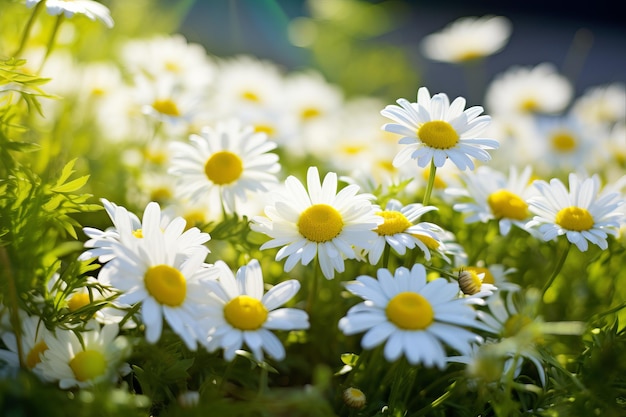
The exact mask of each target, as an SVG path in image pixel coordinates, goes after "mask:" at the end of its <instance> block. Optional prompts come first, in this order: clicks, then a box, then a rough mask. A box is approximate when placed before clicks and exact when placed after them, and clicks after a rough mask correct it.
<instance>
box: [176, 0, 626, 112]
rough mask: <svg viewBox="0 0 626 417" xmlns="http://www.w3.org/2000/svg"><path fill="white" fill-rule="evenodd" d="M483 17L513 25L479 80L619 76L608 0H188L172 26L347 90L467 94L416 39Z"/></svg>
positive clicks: (622, 30) (455, 74)
mask: <svg viewBox="0 0 626 417" xmlns="http://www.w3.org/2000/svg"><path fill="white" fill-rule="evenodd" d="M484 15H501V16H506V17H507V18H509V19H510V20H511V22H512V25H513V32H512V35H511V38H510V40H509V42H508V44H507V46H506V47H505V49H504V50H502V51H501V52H499V53H497V54H496V55H493V56H491V57H488V58H487V60H486V61H485V62H484V67H483V68H482V73H483V80H482V82H488V81H489V80H490V79H491V78H492V77H493V76H494V75H496V74H498V73H501V72H503V71H504V70H506V69H507V68H509V67H510V66H512V65H523V66H534V65H536V64H539V63H542V62H551V63H553V64H554V65H555V66H556V67H557V68H558V69H559V70H560V71H561V73H563V74H564V75H566V76H567V77H568V78H569V79H570V80H571V81H572V82H573V84H574V85H575V89H576V90H575V91H576V94H577V95H579V94H580V93H582V92H583V91H584V90H585V89H587V88H588V87H590V86H596V85H601V84H607V83H610V82H615V81H619V82H626V24H624V21H623V16H622V15H621V14H620V13H618V12H617V11H616V9H615V3H614V2H609V1H608V0H598V1H594V2H591V3H589V2H580V3H576V2H571V1H568V2H566V1H549V0H548V1H540V0H526V1H524V2H503V1H496V0H482V1H475V2H467V1H462V0H442V1H434V0H421V1H398V0H387V1H373V0H369V1H366V0H221V1H204V0H203V1H195V2H192V3H191V5H190V9H189V12H188V14H187V15H186V18H185V20H184V23H183V24H182V26H181V27H180V28H179V29H178V30H179V31H180V32H181V33H183V34H184V35H185V36H186V37H187V38H188V39H189V40H190V41H193V42H198V43H201V44H202V45H204V46H205V47H206V49H207V51H208V52H209V53H211V54H214V55H218V56H224V57H226V56H231V55H236V54H250V55H254V56H256V57H258V58H265V59H269V60H272V61H274V62H275V63H277V64H279V65H281V66H283V67H284V68H285V69H286V70H297V69H301V68H305V67H313V68H317V69H318V70H320V71H321V72H322V73H323V74H324V75H325V76H326V77H327V79H328V80H329V81H330V82H334V83H337V84H339V85H341V86H342V87H343V88H344V90H345V91H346V92H347V94H348V95H369V94H375V95H379V96H383V97H385V98H389V99H394V98H396V97H407V98H413V95H414V93H415V91H416V89H417V87H419V86H427V87H428V88H429V90H430V91H431V92H432V93H437V92H445V93H447V94H448V95H449V96H458V95H465V96H467V94H468V91H467V89H468V87H467V86H468V84H467V79H466V75H465V73H464V71H463V69H462V68H460V67H458V66H454V65H451V64H447V63H440V62H434V61H430V60H428V59H426V58H425V57H424V56H423V55H422V54H421V53H420V50H419V43H420V41H421V39H422V38H423V37H424V36H426V35H428V34H431V33H433V32H436V31H439V30H441V29H443V28H444V27H445V26H446V25H447V24H449V23H451V22H452V21H454V20H456V19H458V18H460V17H465V16H484ZM478 99H479V98H478ZM473 104H479V103H473Z"/></svg>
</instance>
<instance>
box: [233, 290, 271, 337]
mask: <svg viewBox="0 0 626 417" xmlns="http://www.w3.org/2000/svg"><path fill="white" fill-rule="evenodd" d="M224 318H225V319H226V321H227V322H228V323H229V324H230V325H231V326H233V327H234V328H236V329H239V330H256V329H258V328H260V327H261V326H263V323H265V320H267V309H266V308H265V306H264V305H263V303H262V302H261V301H259V300H257V299H256V298H252V297H250V296H249V295H240V296H238V297H235V298H233V299H232V300H230V301H229V302H228V303H226V305H225V306H224Z"/></svg>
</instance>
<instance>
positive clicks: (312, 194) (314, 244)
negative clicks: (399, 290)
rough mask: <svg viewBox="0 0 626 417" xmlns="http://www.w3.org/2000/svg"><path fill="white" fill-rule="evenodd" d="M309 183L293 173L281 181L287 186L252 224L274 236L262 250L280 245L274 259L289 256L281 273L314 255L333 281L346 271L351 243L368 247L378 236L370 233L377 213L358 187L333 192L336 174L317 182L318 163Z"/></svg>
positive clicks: (311, 170) (370, 197) (368, 196)
mask: <svg viewBox="0 0 626 417" xmlns="http://www.w3.org/2000/svg"><path fill="white" fill-rule="evenodd" d="M307 186H308V191H307V189H306V188H305V187H304V185H303V184H302V183H301V182H300V181H299V180H298V179H297V178H296V177H294V176H289V177H288V178H287V179H286V180H285V189H283V190H282V192H277V193H276V194H275V195H274V196H273V197H274V202H273V203H272V204H270V205H268V206H267V207H265V216H257V217H254V218H253V219H252V220H253V222H252V224H251V228H252V229H253V230H255V231H258V232H261V233H264V234H266V235H268V236H269V237H271V238H272V240H270V241H268V242H266V243H264V244H263V245H262V246H261V250H263V249H270V248H277V247H279V246H282V248H281V249H280V250H279V251H278V253H277V254H276V260H277V261H280V260H282V259H285V258H287V260H286V262H285V271H286V272H289V271H291V270H292V269H293V267H294V266H296V264H297V263H298V262H300V263H301V264H302V265H308V264H309V263H310V262H311V261H312V260H313V258H315V256H316V255H317V258H318V260H319V264H320V267H321V269H322V273H323V274H324V276H325V277H326V278H327V279H332V278H333V277H334V275H335V271H337V272H343V271H344V268H345V266H344V259H345V258H347V259H354V258H355V257H356V254H355V251H354V246H359V247H363V248H365V249H367V248H369V243H368V242H371V241H373V240H374V239H375V238H376V236H377V235H376V232H374V231H373V229H374V228H376V226H378V224H380V223H381V222H382V219H381V218H380V217H379V216H376V214H375V212H374V207H373V206H372V203H371V200H373V199H374V196H373V195H371V194H357V193H358V191H359V187H358V186H357V185H348V186H346V187H345V188H343V189H342V190H340V191H339V192H337V174H335V173H334V172H330V173H328V174H327V175H326V176H325V177H324V181H323V183H320V177H319V173H318V170H317V168H316V167H309V169H308V171H307Z"/></svg>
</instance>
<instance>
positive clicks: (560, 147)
mask: <svg viewBox="0 0 626 417" xmlns="http://www.w3.org/2000/svg"><path fill="white" fill-rule="evenodd" d="M550 139H551V142H552V147H553V148H554V149H555V150H557V151H560V152H571V151H573V150H574V149H576V145H577V142H576V138H575V137H574V135H572V134H571V133H570V132H566V131H562V132H556V133H554V134H553V135H552V137H551V138H550Z"/></svg>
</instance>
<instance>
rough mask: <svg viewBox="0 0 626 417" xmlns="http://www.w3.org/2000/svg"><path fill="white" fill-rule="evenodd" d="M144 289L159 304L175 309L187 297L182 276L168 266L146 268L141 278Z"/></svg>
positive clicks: (185, 283) (185, 284) (185, 285)
mask: <svg viewBox="0 0 626 417" xmlns="http://www.w3.org/2000/svg"><path fill="white" fill-rule="evenodd" d="M143 281H144V284H145V286H146V289H147V290H148V292H149V293H150V295H151V296H153V297H154V299H155V300H157V301H158V302H159V303H161V304H165V305H167V306H170V307H177V306H179V305H181V304H182V303H183V302H184V301H185V297H186V296H187V282H186V281H185V277H184V276H183V274H182V273H181V272H180V271H179V270H178V269H176V268H173V267H171V266H169V265H157V266H152V267H150V268H148V270H147V271H146V274H145V275H144V277H143Z"/></svg>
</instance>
